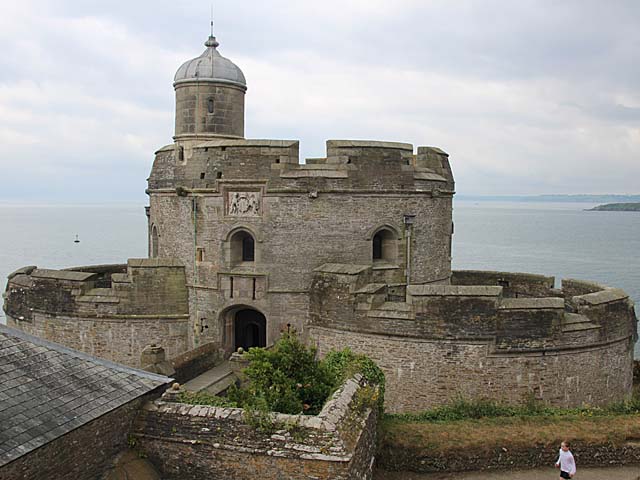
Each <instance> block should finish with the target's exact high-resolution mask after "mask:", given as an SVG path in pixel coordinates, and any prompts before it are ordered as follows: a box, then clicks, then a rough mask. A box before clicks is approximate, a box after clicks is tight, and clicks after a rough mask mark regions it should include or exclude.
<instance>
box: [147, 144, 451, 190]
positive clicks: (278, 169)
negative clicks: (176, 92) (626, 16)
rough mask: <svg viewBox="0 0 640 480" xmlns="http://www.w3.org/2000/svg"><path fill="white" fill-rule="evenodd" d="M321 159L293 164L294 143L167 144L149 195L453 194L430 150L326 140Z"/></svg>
mask: <svg viewBox="0 0 640 480" xmlns="http://www.w3.org/2000/svg"><path fill="white" fill-rule="evenodd" d="M326 152H327V155H326V157H324V158H313V159H308V160H307V163H305V164H300V163H299V142H298V141H295V140H255V139H246V140H245V139H214V140H208V141H204V142H201V143H194V144H192V145H183V144H174V145H167V146H165V147H163V148H161V149H160V150H158V151H157V152H156V160H155V162H154V166H153V169H152V172H151V176H150V177H149V190H150V191H157V190H163V189H175V188H176V187H182V188H186V189H196V190H209V191H213V192H215V191H218V190H219V189H220V182H224V181H259V182H263V183H266V184H267V189H268V190H272V191H277V190H278V189H283V188H285V189H291V188H292V187H298V188H299V187H301V186H303V187H307V188H310V187H313V188H315V190H317V191H322V190H354V189H355V190H363V189H364V190H370V189H376V190H378V191H384V190H393V191H399V190H402V191H416V192H426V191H431V192H433V191H434V190H437V191H438V194H440V193H449V194H451V193H453V188H454V184H453V174H452V172H451V166H450V164H449V159H448V157H449V156H448V154H447V153H445V152H444V151H442V150H441V149H439V148H436V147H418V148H417V153H416V154H414V153H413V146H412V145H411V144H408V143H398V142H380V141H363V140H328V141H327V148H326Z"/></svg>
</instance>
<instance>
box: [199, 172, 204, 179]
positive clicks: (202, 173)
mask: <svg viewBox="0 0 640 480" xmlns="http://www.w3.org/2000/svg"><path fill="white" fill-rule="evenodd" d="M200 180H204V172H201V173H200Z"/></svg>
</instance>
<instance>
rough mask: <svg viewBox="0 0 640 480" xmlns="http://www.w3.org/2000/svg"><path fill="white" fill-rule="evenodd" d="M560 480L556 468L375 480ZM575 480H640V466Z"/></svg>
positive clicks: (597, 471) (379, 476) (581, 473)
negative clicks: (613, 479) (612, 479)
mask: <svg viewBox="0 0 640 480" xmlns="http://www.w3.org/2000/svg"><path fill="white" fill-rule="evenodd" d="M454 478H455V479H456V480H547V479H548V480H558V479H559V478H560V475H559V473H558V470H556V469H554V468H540V469H535V470H522V471H504V470H502V471H496V472H470V473H455V474H451V473H449V474H442V473H429V474H427V473H422V474H421V473H411V472H393V473H392V472H385V471H381V470H378V471H377V472H376V473H375V474H374V476H373V479H374V480H450V479H454ZM573 478H574V480H608V479H611V478H615V479H616V480H640V465H634V466H631V467H611V468H579V469H578V472H577V473H576V475H575V476H574V477H573Z"/></svg>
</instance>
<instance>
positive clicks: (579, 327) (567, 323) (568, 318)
mask: <svg viewBox="0 0 640 480" xmlns="http://www.w3.org/2000/svg"><path fill="white" fill-rule="evenodd" d="M599 328H601V327H600V325H598V324H596V323H593V322H592V321H591V320H590V319H589V318H588V317H586V316H584V315H580V314H578V313H565V315H564V322H562V325H561V329H562V333H573V332H583V331H585V330H596V329H599Z"/></svg>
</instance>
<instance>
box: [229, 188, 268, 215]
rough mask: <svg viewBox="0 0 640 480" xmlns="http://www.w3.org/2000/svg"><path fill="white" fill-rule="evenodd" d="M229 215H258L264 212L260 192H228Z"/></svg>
mask: <svg viewBox="0 0 640 480" xmlns="http://www.w3.org/2000/svg"><path fill="white" fill-rule="evenodd" d="M227 195H228V205H229V210H228V213H229V215H233V216H236V217H257V216H260V215H261V214H262V210H261V209H262V205H261V196H260V192H227Z"/></svg>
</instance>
